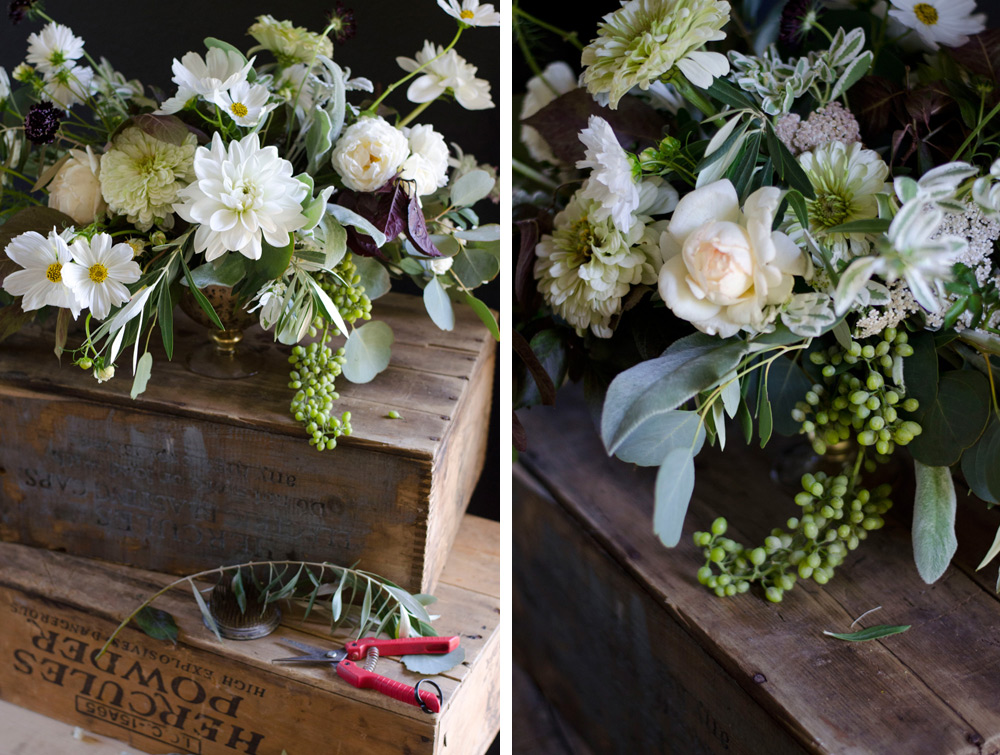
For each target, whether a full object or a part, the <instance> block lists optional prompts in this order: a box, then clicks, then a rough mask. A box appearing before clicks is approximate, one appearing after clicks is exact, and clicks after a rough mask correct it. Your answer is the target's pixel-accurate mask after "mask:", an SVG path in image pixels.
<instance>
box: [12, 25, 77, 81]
mask: <svg viewBox="0 0 1000 755" xmlns="http://www.w3.org/2000/svg"><path fill="white" fill-rule="evenodd" d="M81 57H83V40H82V39H80V38H79V37H78V36H76V35H75V34H73V30H72V29H70V28H69V27H68V26H63V25H62V24H57V23H49V24H48V25H47V26H46V27H45V28H44V29H42V30H41V31H40V32H37V33H34V34H29V35H28V55H27V57H26V60H27V62H28V63H31V65H33V66H36V67H37V68H38V70H40V71H42V73H48V72H49V71H53V70H55V69H57V68H62V67H63V66H64V65H66V63H68V62H70V61H73V60H79V59H80V58H81Z"/></svg>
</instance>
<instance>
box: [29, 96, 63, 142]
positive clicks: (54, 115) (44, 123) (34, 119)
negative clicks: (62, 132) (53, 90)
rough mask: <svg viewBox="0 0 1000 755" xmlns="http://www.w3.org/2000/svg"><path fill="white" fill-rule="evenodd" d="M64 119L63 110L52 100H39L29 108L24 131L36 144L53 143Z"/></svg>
mask: <svg viewBox="0 0 1000 755" xmlns="http://www.w3.org/2000/svg"><path fill="white" fill-rule="evenodd" d="M62 119H63V113H62V111H61V110H60V109H59V108H57V107H56V106H55V105H53V104H52V103H51V102H39V103H37V104H35V105H32V106H31V107H30V108H28V114H27V115H26V116H25V117H24V133H25V134H26V135H27V137H28V138H29V139H30V140H31V141H32V142H34V143H35V144H52V141H53V140H54V139H55V137H56V131H58V130H59V124H60V123H61V122H62Z"/></svg>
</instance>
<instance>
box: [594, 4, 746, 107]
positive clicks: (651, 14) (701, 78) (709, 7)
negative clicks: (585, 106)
mask: <svg viewBox="0 0 1000 755" xmlns="http://www.w3.org/2000/svg"><path fill="white" fill-rule="evenodd" d="M727 23H729V3H727V2H723V1H722V0H629V2H627V3H624V4H623V5H622V7H621V8H619V9H618V10H616V11H614V12H613V13H609V14H608V15H606V16H605V17H604V21H603V23H601V25H600V26H599V27H598V30H597V32H598V35H599V36H598V37H597V39H595V40H594V41H593V42H591V43H590V44H589V45H587V47H586V48H584V50H583V56H582V58H581V61H582V63H583V65H584V66H586V70H585V71H584V72H583V80H584V83H585V84H586V85H587V89H588V90H589V91H590V92H591V94H595V95H596V94H602V93H606V94H607V95H608V96H609V104H610V106H611V108H612V109H614V108H617V107H618V101H619V100H620V99H621V98H622V97H624V96H625V94H626V93H627V92H628V91H629V90H630V89H631V88H632V87H634V86H639V87H640V88H642V89H649V86H650V84H652V83H653V82H654V81H657V80H658V79H659V78H660V77H661V76H662V75H663V74H665V73H667V72H669V71H671V70H672V69H674V68H675V67H676V68H677V69H679V70H680V72H681V73H683V74H684V76H686V77H687V79H688V80H689V81H690V82H691V83H692V84H694V85H695V86H698V87H701V88H702V89H707V88H708V87H710V86H711V85H712V81H713V79H715V78H716V77H719V76H725V75H726V74H727V73H729V59H728V58H726V56H725V55H721V54H720V53H715V52H704V51H701V48H702V47H704V45H705V43H706V42H712V41H717V40H720V39H725V38H726V34H725V32H723V31H722V27H723V26H725V25H726V24H727Z"/></svg>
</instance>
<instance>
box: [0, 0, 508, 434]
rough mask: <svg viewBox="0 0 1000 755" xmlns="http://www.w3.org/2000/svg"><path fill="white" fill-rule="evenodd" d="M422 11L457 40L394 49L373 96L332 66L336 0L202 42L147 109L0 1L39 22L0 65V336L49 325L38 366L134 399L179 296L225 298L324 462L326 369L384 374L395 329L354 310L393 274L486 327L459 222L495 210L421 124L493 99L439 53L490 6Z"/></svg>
mask: <svg viewBox="0 0 1000 755" xmlns="http://www.w3.org/2000/svg"><path fill="white" fill-rule="evenodd" d="M438 6H439V7H440V11H443V12H444V13H447V14H449V15H450V16H452V17H453V18H454V19H455V23H456V26H457V29H456V33H455V36H454V38H453V39H452V40H451V42H450V43H448V44H446V45H439V44H435V43H432V42H429V41H428V42H426V44H425V45H424V47H423V48H422V49H421V50H419V51H417V52H416V53H415V55H414V56H413V57H412V58H411V57H403V56H401V57H399V58H397V61H398V65H399V68H400V69H401V70H400V78H399V80H398V81H395V82H393V83H392V84H390V85H389V86H386V87H384V88H382V87H380V88H379V90H378V91H376V89H375V86H374V85H373V83H372V82H371V81H369V80H368V79H366V78H363V77H360V76H354V75H352V73H351V71H350V70H348V69H345V68H343V67H341V66H340V65H339V64H338V63H337V62H335V55H334V43H335V41H336V42H337V44H339V43H340V42H343V41H345V40H346V39H347V38H348V37H349V36H351V35H352V34H353V32H354V20H353V14H352V12H351V11H350V10H348V9H345V8H344V7H343V6H342V5H340V4H338V5H337V8H336V10H334V11H333V12H332V13H331V14H330V15H329V23H328V24H327V26H326V28H325V29H323V30H321V31H319V32H314V31H310V30H308V29H305V28H301V27H297V26H295V25H293V24H292V23H291V22H290V21H287V20H278V19H276V18H274V17H272V16H270V15H265V16H260V17H259V18H257V19H256V21H255V22H254V23H253V24H252V25H251V26H250V28H249V29H248V32H247V33H248V35H249V36H250V37H251V38H252V43H251V44H252V46H251V45H246V46H245V47H244V46H242V45H234V44H231V43H229V42H226V41H223V40H220V39H216V38H214V37H208V38H206V39H205V49H204V50H198V51H189V52H186V53H184V54H183V55H181V56H180V58H178V59H175V60H174V61H173V66H172V72H173V77H172V79H173V82H174V84H175V88H174V90H173V91H171V92H167V93H166V95H164V96H154V94H153V91H152V90H151V89H148V88H147V87H145V86H143V84H142V83H140V82H139V81H137V80H130V79H128V78H127V77H126V75H125V74H122V73H120V72H118V71H117V70H116V69H115V68H114V67H113V66H112V63H111V62H109V61H108V60H107V59H105V58H101V59H100V61H99V62H98V61H97V60H95V59H94V58H93V57H91V55H90V54H89V52H88V50H87V49H86V45H85V42H84V40H83V39H81V38H80V37H78V36H76V35H75V34H74V33H73V31H72V30H71V29H70V28H68V27H67V26H64V25H62V24H59V23H57V22H56V21H55V20H53V19H52V18H50V17H49V16H48V15H47V14H46V13H45V11H44V10H43V9H42V7H41V4H40V3H39V2H32V1H30V0H15V1H14V2H12V3H11V4H10V8H9V15H10V19H11V20H12V21H13V22H15V23H17V22H21V21H24V20H26V19H27V20H31V21H37V22H40V28H38V29H37V30H35V31H32V32H31V33H29V34H28V35H27V43H26V55H25V58H24V62H23V63H21V64H20V65H18V66H17V67H16V68H15V69H14V70H13V71H11V72H10V74H9V75H8V72H6V71H5V70H3V69H0V113H2V123H3V126H2V136H0V248H2V249H3V250H4V253H3V254H2V255H0V281H2V291H0V338H6V337H8V336H10V335H11V334H13V333H15V332H17V331H19V330H21V329H22V328H23V327H24V326H25V325H27V324H29V323H31V322H32V321H35V320H40V319H42V320H47V321H48V322H49V323H51V324H53V325H54V328H52V329H51V330H49V331H45V332H50V333H51V332H53V331H54V334H55V349H56V354H57V355H60V354H62V355H69V356H70V357H71V359H72V362H73V363H74V364H75V365H77V366H79V367H82V368H84V369H86V370H91V371H93V374H94V377H95V378H96V379H97V380H98V381H105V380H108V379H110V378H112V377H114V376H115V374H116V372H117V373H118V374H119V376H120V375H121V372H122V370H121V367H122V364H121V362H122V361H123V360H124V361H126V362H129V363H130V364H129V365H128V366H129V367H130V372H131V373H132V375H133V378H132V390H131V395H132V397H133V398H134V397H136V396H137V395H139V394H141V393H142V392H143V390H144V389H145V387H146V384H147V381H148V380H149V379H150V378H151V375H153V374H154V370H153V350H152V346H153V345H155V344H156V342H157V341H160V342H162V348H163V351H164V352H165V354H166V356H167V358H172V357H173V352H174V327H173V323H174V310H175V308H176V307H177V306H178V305H179V303H181V302H183V300H185V299H187V300H189V301H190V302H191V304H190V306H191V307H192V308H193V309H194V310H195V311H196V312H199V311H200V312H201V313H202V314H203V316H204V317H205V318H207V321H208V322H211V323H212V324H213V326H214V327H215V328H218V329H219V330H225V329H227V328H228V327H229V326H228V325H227V324H226V323H224V322H223V319H224V318H223V315H222V310H221V309H220V308H219V306H218V303H216V306H213V304H212V303H211V302H210V300H209V297H208V296H206V293H205V291H206V290H210V291H214V292H218V291H222V292H223V294H220V295H224V297H225V301H226V302H227V308H228V309H230V310H233V311H236V312H241V315H242V316H244V317H245V316H246V315H247V314H249V315H250V320H251V321H253V320H256V321H259V323H260V325H261V327H263V328H264V329H265V330H268V331H270V332H272V333H273V334H274V338H275V339H276V340H277V341H279V342H280V343H281V344H285V345H287V346H288V347H289V350H290V361H291V363H292V370H291V374H290V379H289V387H290V391H291V393H292V394H293V395H292V399H291V408H290V411H291V414H292V415H293V416H294V417H295V419H296V420H298V421H299V422H301V423H302V424H303V426H304V427H305V430H306V432H307V433H308V434H309V436H310V443H311V444H312V445H313V446H315V447H316V448H317V449H319V450H324V449H327V448H333V447H334V446H336V444H337V438H338V437H340V436H341V435H344V434H347V433H349V432H350V431H351V423H350V416H349V414H348V413H342V414H339V416H338V413H337V412H335V410H334V400H335V399H336V398H337V393H336V391H335V389H334V380H335V378H337V377H338V376H339V375H341V374H343V375H344V377H345V378H347V379H348V380H351V381H354V382H366V381H369V380H371V379H372V378H373V377H374V376H375V375H376V374H377V373H378V372H380V371H381V370H383V369H384V368H385V367H386V366H387V364H388V362H389V356H390V348H391V344H392V342H393V334H392V331H391V329H390V328H389V326H388V325H387V324H386V323H384V322H380V321H379V320H378V319H377V311H376V313H375V317H374V319H373V307H372V301H373V300H374V299H377V297H379V296H380V295H382V294H384V293H385V292H386V291H388V290H389V289H390V287H391V285H392V280H393V279H397V280H401V279H409V280H411V281H412V282H413V283H415V284H416V286H418V287H419V289H422V290H423V299H424V302H425V303H426V307H427V310H428V312H429V314H430V317H431V318H432V320H433V321H434V322H435V323H436V324H437V325H438V326H439V327H440V328H441V329H443V330H450V329H451V328H452V326H453V322H454V312H453V309H452V306H453V305H452V302H453V300H455V301H457V302H460V306H472V307H473V308H474V309H475V311H476V312H477V313H478V314H479V316H480V317H481V318H482V319H483V320H484V322H486V323H487V325H488V326H489V327H491V328H492V329H493V330H494V331H495V330H496V324H495V321H494V319H493V316H492V313H491V312H490V310H489V308H488V307H486V306H485V305H484V304H483V303H482V302H481V301H479V300H478V299H477V298H476V297H475V295H474V294H473V293H472V292H473V290H474V289H476V288H477V287H479V286H480V285H482V284H483V283H485V282H487V281H489V280H491V279H492V278H494V277H495V276H496V275H497V273H498V272H499V232H498V226H496V225H495V224H493V225H490V224H485V225H484V224H480V221H479V218H478V216H477V214H476V211H475V210H474V205H476V204H477V203H478V202H480V201H481V200H484V199H487V197H490V198H492V199H493V200H494V201H495V199H496V191H495V183H496V182H495V174H496V171H495V169H493V168H491V167H490V166H487V165H480V164H479V163H478V161H477V160H476V159H475V157H474V156H472V155H469V154H464V153H463V152H462V150H461V148H460V147H459V146H458V145H452V147H449V146H448V144H446V142H445V139H444V137H443V135H442V134H441V133H439V132H438V131H436V130H435V129H434V126H433V125H432V123H430V122H429V121H427V120H425V119H424V114H425V111H426V110H427V109H428V108H429V107H430V106H431V105H432V104H433V103H434V102H435V101H438V100H441V99H445V98H454V99H455V100H456V101H457V102H458V103H459V104H460V105H461V106H462V107H464V108H467V109H470V110H477V111H478V110H488V109H490V108H493V107H494V103H493V101H492V97H491V94H490V83H489V82H487V81H485V80H483V79H481V78H479V77H477V76H476V73H477V71H476V68H475V67H474V66H472V65H471V64H469V63H468V62H467V61H466V60H465V59H463V58H462V57H461V56H460V55H459V54H458V53H457V51H456V49H455V46H456V44H457V43H458V42H459V40H460V39H461V38H462V37H463V35H464V34H466V33H467V32H469V33H472V34H483V33H484V31H483V29H482V27H488V26H497V25H498V24H499V15H498V14H497V13H496V11H495V10H494V9H493V6H491V5H486V4H480V3H478V2H477V1H476V0H463V2H462V3H461V4H459V3H458V2H457V1H456V0H440V2H439V3H438ZM440 11H435V12H440ZM241 48H242V49H241ZM246 48H249V49H246ZM397 108H399V110H397ZM407 110H408V112H405V111H407ZM213 300H214V301H215V300H216V299H213ZM230 305H231V306H230ZM217 309H218V310H219V311H216V310H217ZM376 310H377V308H376ZM71 321H78V322H80V323H81V324H82V326H83V327H82V328H79V329H78V330H82V333H78V334H73V335H71V334H70V323H71ZM154 331H158V333H159V335H158V336H156V337H155V338H154ZM338 334H342V335H344V336H345V337H346V342H345V344H344V346H343V347H342V348H338V349H336V350H334V349H333V348H331V346H330V342H331V338H332V337H333V336H335V335H338ZM76 335H79V336H80V337H79V339H77V338H76ZM130 351H131V355H130V358H129V356H128V355H129V352H130ZM123 355H124V356H123ZM118 379H121V377H119V378H118Z"/></svg>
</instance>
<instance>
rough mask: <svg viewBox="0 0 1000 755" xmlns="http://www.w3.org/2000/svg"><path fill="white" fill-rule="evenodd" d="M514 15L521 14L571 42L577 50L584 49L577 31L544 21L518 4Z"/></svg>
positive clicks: (536, 24) (529, 20)
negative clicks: (567, 29)
mask: <svg viewBox="0 0 1000 755" xmlns="http://www.w3.org/2000/svg"><path fill="white" fill-rule="evenodd" d="M514 15H515V16H521V17H522V18H524V20H525V21H528V22H529V23H532V24H534V25H535V26H537V27H539V28H540V29H545V31H550V32H552V33H553V34H555V35H556V36H558V37H559V38H560V39H562V41H563V42H569V43H570V44H571V45H573V46H574V47H575V48H576V49H577V50H582V49H583V43H582V42H581V41H580V40H579V39H578V38H577V36H576V32H575V31H566V30H565V29H560V28H559V27H558V26H553V25H552V24H550V23H548V22H547V21H542V20H541V19H540V18H536V17H535V16H532V15H531V14H530V13H527V12H525V11H523V10H521V9H520V8H519V7H518V6H516V5H515V6H514Z"/></svg>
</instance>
